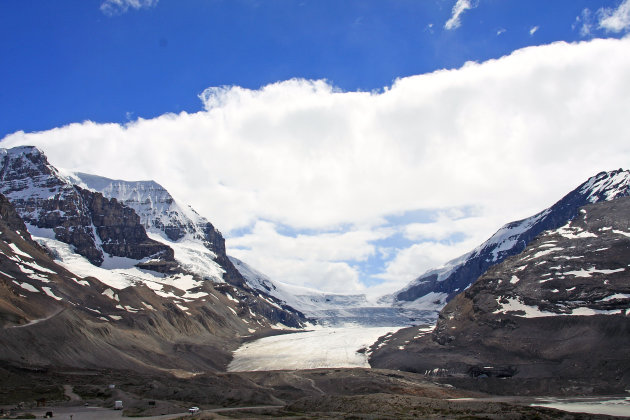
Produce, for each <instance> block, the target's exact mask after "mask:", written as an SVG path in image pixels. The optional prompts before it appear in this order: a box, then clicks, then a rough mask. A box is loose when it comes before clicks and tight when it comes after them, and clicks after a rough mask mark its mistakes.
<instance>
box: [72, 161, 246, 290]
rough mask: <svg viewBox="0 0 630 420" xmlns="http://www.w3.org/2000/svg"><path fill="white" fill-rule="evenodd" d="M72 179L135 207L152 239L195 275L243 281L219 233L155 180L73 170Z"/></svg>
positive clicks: (235, 282) (211, 278)
mask: <svg viewBox="0 0 630 420" xmlns="http://www.w3.org/2000/svg"><path fill="white" fill-rule="evenodd" d="M71 179H72V181H73V182H75V183H77V184H78V185H80V186H81V187H83V188H85V189H88V190H91V191H96V192H99V193H101V194H103V195H104V196H105V197H108V198H115V199H116V200H117V201H118V202H119V203H123V204H124V205H125V206H127V207H130V208H132V209H134V210H135V212H136V213H137V214H138V216H140V223H141V224H142V225H143V226H144V228H145V229H146V231H147V234H148V235H149V237H150V238H152V239H153V240H156V241H158V242H162V243H164V244H166V245H168V246H169V247H171V248H172V249H173V250H174V251H175V259H176V260H177V261H178V263H179V264H180V265H181V266H182V267H183V268H184V269H185V270H186V271H189V272H192V273H195V274H197V275H198V276H200V277H202V278H204V279H207V280H212V281H214V282H222V281H224V279H225V280H227V281H228V282H229V283H233V284H242V278H241V276H240V275H239V274H238V272H237V271H236V270H235V269H234V267H233V266H232V264H231V263H230V262H229V260H228V259H227V258H226V256H225V240H224V239H223V236H222V235H221V233H220V232H219V231H218V230H217V229H215V227H214V226H213V225H212V224H211V223H210V222H209V221H208V220H207V219H205V218H204V217H202V216H200V215H199V214H197V213H196V212H195V211H194V210H193V209H192V208H191V207H187V206H183V205H181V204H180V203H178V202H177V201H176V200H175V199H174V198H173V197H172V196H171V194H170V193H169V192H168V191H167V190H166V189H165V188H164V187H162V186H161V185H159V184H158V183H157V182H155V181H123V180H113V179H109V178H104V177H100V176H96V175H90V174H85V173H76V174H73V176H72V177H71Z"/></svg>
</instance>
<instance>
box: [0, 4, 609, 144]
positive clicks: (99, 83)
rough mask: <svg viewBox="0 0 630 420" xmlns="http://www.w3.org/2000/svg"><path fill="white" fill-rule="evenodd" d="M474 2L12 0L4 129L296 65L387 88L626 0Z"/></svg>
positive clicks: (137, 113)
mask: <svg viewBox="0 0 630 420" xmlns="http://www.w3.org/2000/svg"><path fill="white" fill-rule="evenodd" d="M121 1H122V0H121ZM124 1H130V0H124ZM124 1H123V3H124ZM135 1H137V2H139V4H143V3H145V2H146V0H142V1H141V0H135ZM471 3H472V6H475V5H476V7H473V8H471V9H469V10H466V11H465V12H464V13H463V14H462V15H461V16H460V22H461V26H459V27H458V28H455V29H451V30H447V29H445V28H444V25H445V23H446V22H447V21H448V19H449V18H450V17H451V15H452V12H453V6H454V4H455V1H454V0H391V1H388V0H342V1H340V0H256V1H254V0H185V1H180V0H160V1H159V2H158V1H149V2H148V4H149V5H148V6H145V7H140V8H138V9H136V8H133V7H129V8H128V9H127V10H126V11H125V12H123V9H121V8H116V7H112V8H110V9H104V10H102V9H103V7H102V6H103V5H104V4H107V2H103V1H102V0H62V1H45V0H40V1H26V2H25V1H22V0H3V1H2V2H1V3H0V54H1V56H2V61H3V63H4V64H3V66H2V67H1V68H0V78H1V79H0V80H2V84H3V88H2V93H1V96H0V101H1V102H0V106H1V109H0V110H1V111H2V114H3V118H2V121H1V122H0V135H2V136H4V135H6V134H9V133H11V132H13V131H17V130H25V131H35V130H44V129H49V128H52V127H56V126H59V125H63V124H67V123H71V122H76V121H83V120H92V121H98V122H124V121H126V120H127V119H134V118H137V117H143V118H151V117H155V116H158V115H160V114H163V113H165V112H180V111H182V110H185V111H189V112H194V111H197V110H199V109H201V106H202V104H201V102H200V101H199V99H198V98H197V95H198V94H199V93H201V92H202V91H203V90H204V89H205V88H207V87H210V86H222V85H238V86H243V87H246V88H259V87H261V86H263V85H266V84H268V83H273V82H277V81H282V80H287V79H290V78H296V77H297V78H306V79H326V80H328V81H329V82H330V83H331V84H332V85H334V86H336V87H338V88H340V89H342V90H347V91H354V90H367V91H370V90H373V89H382V88H383V87H385V86H389V85H391V84H392V82H393V81H394V80H395V79H396V78H400V77H405V76H409V75H414V74H422V73H427V72H430V71H433V70H436V69H440V68H456V67H460V66H461V65H462V64H463V63H464V62H466V61H468V60H475V61H483V60H486V59H488V58H497V57H500V56H502V55H505V54H508V53H509V52H511V51H513V50H515V49H518V48H521V47H524V46H528V45H539V44H544V43H548V42H552V41H556V40H567V41H573V40H579V39H583V38H584V36H583V35H581V34H580V30H579V28H580V26H577V27H576V26H575V25H574V24H575V19H576V17H578V16H580V14H581V13H582V11H583V10H584V9H585V8H590V9H591V10H592V11H593V12H595V11H596V10H598V9H600V8H602V7H610V8H614V7H616V6H618V5H619V3H620V2H619V1H618V0H607V1H603V0H602V1H600V0H588V1H586V0H567V1H561V0H554V1H547V0H529V1H508V0H475V1H473V2H471ZM107 11H109V13H105V12H107ZM115 11H118V13H112V12H115ZM534 27H538V28H539V29H538V30H537V31H536V32H535V33H534V34H533V35H530V30H531V29H532V28H534ZM599 32H600V33H601V32H602V31H599ZM593 35H595V34H593ZM606 35H607V36H610V35H615V34H606ZM617 35H618V36H619V35H621V34H617ZM589 36H591V35H589ZM587 37H588V36H587Z"/></svg>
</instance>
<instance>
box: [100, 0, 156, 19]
mask: <svg viewBox="0 0 630 420" xmlns="http://www.w3.org/2000/svg"><path fill="white" fill-rule="evenodd" d="M158 1H159V0H105V1H103V3H101V12H103V13H104V14H106V15H108V16H114V15H121V14H123V13H126V12H127V11H128V10H129V8H132V9H136V10H138V9H142V8H149V7H153V6H155V5H156V4H157V3H158Z"/></svg>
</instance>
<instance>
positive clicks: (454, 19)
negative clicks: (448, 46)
mask: <svg viewBox="0 0 630 420" xmlns="http://www.w3.org/2000/svg"><path fill="white" fill-rule="evenodd" d="M475 7H477V2H475V1H473V0H457V3H455V5H454V6H453V11H452V14H451V18H450V19H449V20H447V21H446V23H445V24H444V29H447V30H449V31H450V30H453V29H457V28H459V27H460V26H461V24H462V22H461V19H460V18H461V16H462V14H463V13H464V12H465V11H466V10H469V9H473V8H475Z"/></svg>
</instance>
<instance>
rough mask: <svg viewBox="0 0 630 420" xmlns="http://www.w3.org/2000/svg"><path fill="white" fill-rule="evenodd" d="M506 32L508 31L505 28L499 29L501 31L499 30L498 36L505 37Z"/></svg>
mask: <svg viewBox="0 0 630 420" xmlns="http://www.w3.org/2000/svg"><path fill="white" fill-rule="evenodd" d="M506 32H507V29H505V28H499V29H497V36H499V35H503V34H504V33H506Z"/></svg>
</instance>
